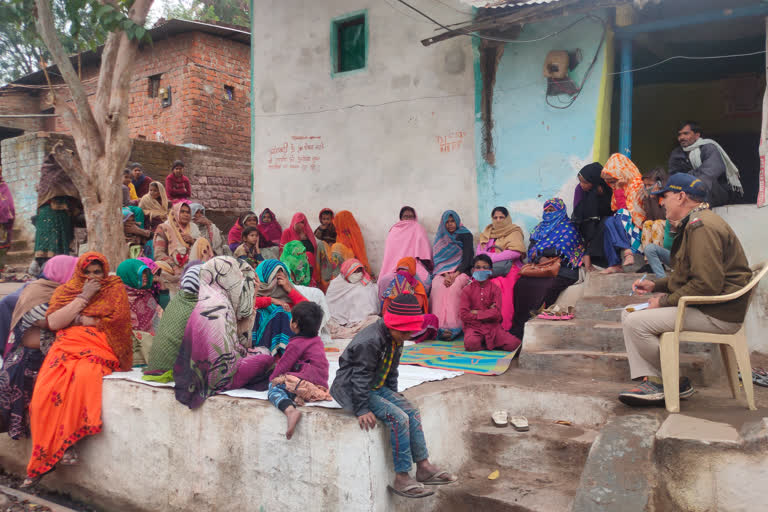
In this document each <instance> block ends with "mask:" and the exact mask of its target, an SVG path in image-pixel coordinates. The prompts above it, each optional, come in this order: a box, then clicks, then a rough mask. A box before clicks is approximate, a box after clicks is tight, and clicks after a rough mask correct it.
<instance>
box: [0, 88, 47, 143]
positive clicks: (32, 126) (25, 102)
mask: <svg viewBox="0 0 768 512" xmlns="http://www.w3.org/2000/svg"><path fill="white" fill-rule="evenodd" d="M39 113H40V97H39V92H38V91H37V90H23V89H15V90H13V91H10V90H5V91H2V92H1V93H0V114H39ZM44 119H45V118H42V117H38V118H34V117H32V118H10V117H0V127H2V128H13V129H17V130H24V131H25V132H36V131H39V130H42V129H43V126H44V125H43V123H44Z"/></svg>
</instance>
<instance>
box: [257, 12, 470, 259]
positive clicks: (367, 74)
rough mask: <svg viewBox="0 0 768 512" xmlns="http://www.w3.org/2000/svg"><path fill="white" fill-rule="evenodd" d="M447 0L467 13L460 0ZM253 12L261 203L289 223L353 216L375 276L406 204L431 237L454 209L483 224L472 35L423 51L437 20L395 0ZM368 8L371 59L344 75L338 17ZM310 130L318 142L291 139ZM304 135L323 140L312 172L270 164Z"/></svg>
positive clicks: (448, 18) (458, 17)
mask: <svg viewBox="0 0 768 512" xmlns="http://www.w3.org/2000/svg"><path fill="white" fill-rule="evenodd" d="M444 3H445V4H449V5H453V6H455V8H456V9H459V10H461V11H464V12H467V13H469V9H468V8H467V7H466V6H465V5H464V4H461V3H460V2H458V1H457V0H445V2H444ZM413 4H414V5H415V6H416V7H418V8H421V9H423V10H425V11H427V12H429V13H431V14H433V15H434V16H435V17H437V18H438V19H439V20H440V21H441V22H443V23H454V22H458V21H462V20H466V19H468V18H469V17H470V15H469V14H461V13H459V12H457V11H456V10H453V9H451V8H449V7H446V6H445V5H442V4H441V3H438V2H434V1H432V0H415V1H414V2H413ZM253 9H254V15H253V28H252V30H253V44H252V45H251V47H252V48H253V55H252V66H253V75H254V77H253V97H254V102H253V104H252V106H251V111H252V113H253V133H254V137H253V142H252V144H253V155H254V156H253V171H254V191H253V203H254V204H253V206H254V208H255V209H256V210H259V211H260V210H261V209H262V208H264V207H269V208H271V209H273V210H274V211H275V213H276V214H277V217H278V219H279V220H280V222H281V224H282V225H283V227H285V226H286V225H287V224H288V223H289V221H290V218H291V216H292V215H293V213H295V212H297V211H302V212H304V213H305V214H306V215H307V217H308V218H309V220H310V224H312V227H313V229H314V227H316V226H317V223H318V221H317V214H318V212H319V211H320V209H322V208H323V207H329V208H332V209H333V210H335V211H339V210H343V209H348V210H350V211H352V212H353V214H354V215H355V217H356V218H357V220H358V223H359V224H360V227H361V229H362V232H363V236H364V237H365V241H366V246H367V251H368V257H369V260H370V262H371V264H372V266H373V268H374V269H375V271H376V272H378V271H379V266H380V264H381V259H382V256H383V252H384V241H385V239H386V236H387V232H388V230H389V228H390V227H391V225H392V224H394V223H395V222H396V221H397V220H398V219H397V214H398V212H399V210H400V208H401V207H402V206H403V205H405V204H409V205H412V206H414V207H415V208H416V211H417V212H418V214H419V219H420V221H421V222H422V225H424V227H425V228H426V229H427V231H428V232H429V233H430V234H433V233H434V232H435V230H436V228H437V224H438V222H439V219H440V215H441V213H442V212H443V211H444V210H445V209H448V208H450V209H454V210H456V211H458V212H459V215H461V216H462V220H463V221H464V223H465V225H467V226H468V227H469V228H470V229H471V230H472V231H473V232H476V231H477V228H478V221H477V210H478V208H477V187H476V177H475V161H474V154H473V147H474V141H473V139H474V135H473V131H474V130H473V126H474V75H473V73H474V72H473V65H472V62H473V61H472V48H471V42H470V40H469V38H466V37H463V38H455V39H452V40H450V41H445V42H442V43H439V44H436V45H433V46H430V47H424V46H422V44H421V43H420V41H421V39H424V38H426V37H429V36H430V35H432V34H433V33H434V28H435V27H434V25H432V24H430V23H429V22H426V20H424V19H422V18H419V17H418V15H417V14H415V13H413V12H409V11H408V9H407V8H405V7H404V6H402V5H400V4H397V3H396V2H394V1H382V0H364V1H353V0H329V1H324V2H285V1H260V2H254V3H253ZM361 9H367V12H368V25H369V41H368V66H367V68H366V69H365V70H363V71H359V72H354V73H352V74H349V75H347V76H342V77H339V76H337V77H335V78H334V77H332V76H331V62H330V60H331V58H330V25H331V19H332V18H335V17H338V16H341V15H344V14H346V13H350V12H354V11H358V10H361ZM457 132H463V139H462V142H461V144H460V145H459V146H460V147H458V148H456V149H454V150H452V151H450V152H446V151H443V152H441V150H440V144H439V142H438V137H441V136H447V135H450V134H456V133H457ZM306 136H314V137H319V139H312V140H310V141H307V140H300V139H293V137H306ZM454 140H456V139H454ZM301 142H310V143H311V144H313V145H317V144H319V143H320V142H321V143H322V149H310V150H308V151H305V152H303V153H302V154H304V155H308V156H311V157H318V159H317V160H316V161H315V164H316V168H315V169H314V170H312V169H306V170H302V169H290V168H288V169H282V168H281V169H274V168H270V167H269V159H270V150H271V149H272V148H275V147H280V146H283V145H284V144H285V143H288V144H289V145H290V144H291V143H294V144H295V145H297V144H299V143H301ZM289 154H290V146H289ZM278 155H279V153H278ZM295 155H296V156H298V155H299V153H298V152H296V153H295Z"/></svg>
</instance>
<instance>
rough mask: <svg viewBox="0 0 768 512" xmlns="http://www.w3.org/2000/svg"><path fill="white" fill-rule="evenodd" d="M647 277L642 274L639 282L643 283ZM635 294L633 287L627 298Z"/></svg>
mask: <svg viewBox="0 0 768 512" xmlns="http://www.w3.org/2000/svg"><path fill="white" fill-rule="evenodd" d="M646 277H648V274H643V277H641V278H640V281H645V278H646ZM634 294H635V287H634V286H633V287H632V291H631V292H629V296H630V297H631V296H633V295H634Z"/></svg>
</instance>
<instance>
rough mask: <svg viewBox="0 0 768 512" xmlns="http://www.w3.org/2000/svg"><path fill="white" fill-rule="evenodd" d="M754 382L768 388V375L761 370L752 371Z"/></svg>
mask: <svg viewBox="0 0 768 512" xmlns="http://www.w3.org/2000/svg"><path fill="white" fill-rule="evenodd" d="M752 382H754V383H755V384H757V385H758V386H762V387H764V388H768V375H765V374H764V373H760V372H759V371H754V370H753V371H752Z"/></svg>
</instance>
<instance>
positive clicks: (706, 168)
mask: <svg viewBox="0 0 768 512" xmlns="http://www.w3.org/2000/svg"><path fill="white" fill-rule="evenodd" d="M677 141H678V142H679V143H680V146H678V147H676V148H675V149H673V150H672V153H671V154H670V156H669V173H670V174H677V173H680V172H684V173H688V174H691V175H693V176H695V177H697V178H699V179H700V180H702V181H703V182H704V185H706V187H707V190H709V196H708V197H707V198H706V200H707V201H708V202H709V205H710V206H712V207H715V206H722V205H724V204H726V203H727V202H728V189H729V188H730V189H732V190H734V191H735V192H737V193H739V194H742V193H743V189H742V186H741V181H740V179H739V169H738V168H737V167H736V165H734V163H733V162H732V161H731V159H730V157H729V156H728V154H727V153H726V152H725V150H724V149H723V148H722V147H720V144H718V143H717V142H715V141H714V140H712V139H704V138H702V137H701V127H700V126H699V123H697V122H695V121H686V122H685V123H683V124H682V125H681V126H680V130H679V131H678V133H677Z"/></svg>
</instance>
